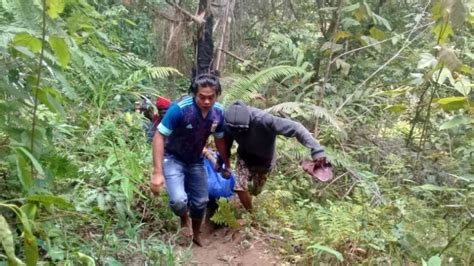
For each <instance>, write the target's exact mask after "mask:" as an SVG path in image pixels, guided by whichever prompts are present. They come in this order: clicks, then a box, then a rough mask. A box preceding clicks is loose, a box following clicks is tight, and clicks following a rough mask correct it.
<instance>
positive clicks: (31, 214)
mask: <svg viewBox="0 0 474 266" xmlns="http://www.w3.org/2000/svg"><path fill="white" fill-rule="evenodd" d="M20 209H21V211H23V212H24V213H25V215H26V217H28V219H30V220H33V219H35V217H36V212H37V211H38V206H37V205H36V204H33V203H26V204H24V205H23V206H21V207H20Z"/></svg>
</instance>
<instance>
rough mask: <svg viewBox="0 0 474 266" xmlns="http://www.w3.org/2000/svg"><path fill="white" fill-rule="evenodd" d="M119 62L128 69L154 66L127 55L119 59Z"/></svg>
mask: <svg viewBox="0 0 474 266" xmlns="http://www.w3.org/2000/svg"><path fill="white" fill-rule="evenodd" d="M119 61H120V62H121V63H122V64H123V65H124V66H126V67H128V68H130V69H142V68H149V67H153V64H152V63H150V62H148V61H146V60H143V59H141V58H139V57H138V56H136V55H134V54H127V55H125V56H122V57H120V58H119Z"/></svg>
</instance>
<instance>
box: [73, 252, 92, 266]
mask: <svg viewBox="0 0 474 266" xmlns="http://www.w3.org/2000/svg"><path fill="white" fill-rule="evenodd" d="M76 256H77V257H78V258H79V260H80V261H81V262H82V263H84V264H85V265H86V266H95V261H94V259H93V258H92V257H90V256H87V255H86V254H83V253H81V252H76Z"/></svg>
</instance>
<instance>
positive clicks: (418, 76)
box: [409, 73, 425, 86]
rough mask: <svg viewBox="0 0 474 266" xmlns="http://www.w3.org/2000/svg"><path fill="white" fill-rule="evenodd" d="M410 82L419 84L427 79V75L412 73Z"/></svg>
mask: <svg viewBox="0 0 474 266" xmlns="http://www.w3.org/2000/svg"><path fill="white" fill-rule="evenodd" d="M410 78H411V79H410V83H409V84H411V85H415V86H419V85H421V84H423V82H424V81H425V76H424V75H423V74H422V73H410Z"/></svg>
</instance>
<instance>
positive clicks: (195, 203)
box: [190, 197, 209, 219]
mask: <svg viewBox="0 0 474 266" xmlns="http://www.w3.org/2000/svg"><path fill="white" fill-rule="evenodd" d="M208 202H209V198H208V197H199V198H193V199H192V200H191V202H190V215H191V218H192V219H202V218H203V216H204V211H205V209H206V206H207V203H208Z"/></svg>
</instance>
